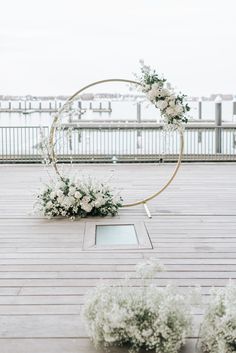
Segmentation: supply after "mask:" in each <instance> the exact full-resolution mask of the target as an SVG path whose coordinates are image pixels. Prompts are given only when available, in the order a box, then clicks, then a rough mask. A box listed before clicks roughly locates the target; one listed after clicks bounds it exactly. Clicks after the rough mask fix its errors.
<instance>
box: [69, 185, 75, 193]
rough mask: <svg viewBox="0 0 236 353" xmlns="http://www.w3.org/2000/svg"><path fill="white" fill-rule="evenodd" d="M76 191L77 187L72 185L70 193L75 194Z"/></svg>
mask: <svg viewBox="0 0 236 353" xmlns="http://www.w3.org/2000/svg"><path fill="white" fill-rule="evenodd" d="M75 192H76V188H75V187H74V186H71V187H70V188H69V194H70V195H73V194H74V193H75Z"/></svg>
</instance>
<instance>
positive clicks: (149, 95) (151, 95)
mask: <svg viewBox="0 0 236 353" xmlns="http://www.w3.org/2000/svg"><path fill="white" fill-rule="evenodd" d="M156 96H157V93H156V90H155V89H150V91H148V93H147V98H148V99H149V100H150V101H151V102H152V101H154V100H155V98H156Z"/></svg>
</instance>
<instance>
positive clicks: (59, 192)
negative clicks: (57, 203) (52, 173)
mask: <svg viewBox="0 0 236 353" xmlns="http://www.w3.org/2000/svg"><path fill="white" fill-rule="evenodd" d="M56 194H57V196H58V197H61V196H63V195H64V194H63V191H61V190H57V191H56Z"/></svg>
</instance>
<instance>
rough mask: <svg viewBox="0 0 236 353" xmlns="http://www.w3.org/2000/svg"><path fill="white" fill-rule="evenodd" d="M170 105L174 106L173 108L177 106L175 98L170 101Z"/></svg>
mask: <svg viewBox="0 0 236 353" xmlns="http://www.w3.org/2000/svg"><path fill="white" fill-rule="evenodd" d="M169 106H170V107H172V108H173V107H175V100H170V101H169Z"/></svg>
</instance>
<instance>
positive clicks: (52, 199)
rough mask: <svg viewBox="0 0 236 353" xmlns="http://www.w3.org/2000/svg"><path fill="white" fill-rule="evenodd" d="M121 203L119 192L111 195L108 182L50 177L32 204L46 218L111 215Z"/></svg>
mask: <svg viewBox="0 0 236 353" xmlns="http://www.w3.org/2000/svg"><path fill="white" fill-rule="evenodd" d="M121 206H122V199H121V197H120V196H114V195H113V191H112V190H111V188H110V187H109V186H107V185H106V186H105V185H104V184H103V183H100V182H98V181H96V180H95V179H92V178H88V179H87V180H86V181H81V180H77V181H73V180H72V179H70V178H61V179H58V180H56V182H55V181H51V183H50V184H47V185H45V187H44V188H43V189H42V190H41V191H40V193H39V194H38V195H37V202H36V205H35V208H36V209H37V210H38V211H39V212H40V213H42V214H43V215H44V216H46V217H48V218H53V217H57V216H63V217H69V218H71V219H74V218H75V217H81V218H83V217H87V216H102V217H104V216H108V215H110V216H115V215H116V214H117V212H118V209H119V208H120V207H121Z"/></svg>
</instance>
